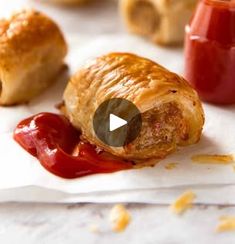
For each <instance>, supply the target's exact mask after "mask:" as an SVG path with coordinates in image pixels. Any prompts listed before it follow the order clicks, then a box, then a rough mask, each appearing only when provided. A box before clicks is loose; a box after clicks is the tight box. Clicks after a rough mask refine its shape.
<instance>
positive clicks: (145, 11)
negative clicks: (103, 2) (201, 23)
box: [120, 0, 197, 45]
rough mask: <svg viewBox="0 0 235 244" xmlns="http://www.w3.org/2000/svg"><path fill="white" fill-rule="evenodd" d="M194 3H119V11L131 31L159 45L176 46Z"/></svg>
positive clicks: (149, 0) (155, 0)
mask: <svg viewBox="0 0 235 244" xmlns="http://www.w3.org/2000/svg"><path fill="white" fill-rule="evenodd" d="M196 3H197V0H170V1H169V0H120V11H121V14H122V16H123V19H124V22H125V24H126V26H127V28H128V30H129V31H130V32H133V33H137V34H140V35H143V36H147V37H149V38H151V39H152V40H153V41H154V42H156V43H160V44H169V45H172V44H179V43H182V42H183V39H184V27H185V25H186V23H188V21H189V19H190V16H191V15H192V12H193V10H194V8H195V6H196Z"/></svg>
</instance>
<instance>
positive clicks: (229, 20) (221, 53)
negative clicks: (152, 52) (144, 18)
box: [185, 0, 235, 104]
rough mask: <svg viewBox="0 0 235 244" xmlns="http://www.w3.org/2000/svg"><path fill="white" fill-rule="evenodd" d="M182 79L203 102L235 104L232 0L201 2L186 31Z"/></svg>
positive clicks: (233, 0) (234, 31)
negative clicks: (188, 83) (183, 74)
mask: <svg viewBox="0 0 235 244" xmlns="http://www.w3.org/2000/svg"><path fill="white" fill-rule="evenodd" d="M185 61H186V67H185V76H186V77H185V78H186V79H187V80H188V81H189V82H190V83H191V84H192V85H193V87H194V88H195V89H196V90H197V91H198V93H199V95H200V97H201V98H202V99H203V100H204V101H208V102H212V103H218V104H233V103H235V0H230V1H229V0H227V1H226V0H201V1H200V2H199V4H198V7H197V10H196V12H195V14H194V16H193V18H192V20H191V23H190V25H188V26H187V27H186V44H185Z"/></svg>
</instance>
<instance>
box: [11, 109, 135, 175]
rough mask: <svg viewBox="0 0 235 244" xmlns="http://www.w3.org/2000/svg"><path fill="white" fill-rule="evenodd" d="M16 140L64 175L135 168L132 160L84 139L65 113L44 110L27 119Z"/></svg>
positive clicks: (47, 166)
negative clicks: (106, 151) (126, 159)
mask: <svg viewBox="0 0 235 244" xmlns="http://www.w3.org/2000/svg"><path fill="white" fill-rule="evenodd" d="M14 139H15V140H16V141H17V142H18V143H19V144H20V145H21V146H22V147H23V148H24V149H25V150H26V151H28V152H29V153H30V154H31V155H33V156H34V157H37V158H38V160H39V161H40V163H41V165H42V166H43V167H44V168H45V169H47V170H48V171H49V172H51V173H53V174H55V175H57V176H60V177H63V178H68V179H71V178H77V177H82V176H86V175H91V174H98V173H111V172H115V171H119V170H124V169H130V168H132V163H131V162H130V161H125V160H121V159H119V158H117V157H114V156H112V155H110V154H108V153H105V152H103V151H99V150H98V149H97V148H96V147H94V146H92V145H91V144H89V143H88V142H82V141H81V140H80V133H79V132H78V131H77V130H76V129H75V128H74V127H72V125H71V124H70V122H69V121H68V120H67V119H66V118H65V117H64V116H62V115H56V114H52V113H40V114H38V115H35V116H33V117H30V118H28V119H25V120H23V121H22V122H20V123H19V124H18V126H17V128H16V129H15V132H14Z"/></svg>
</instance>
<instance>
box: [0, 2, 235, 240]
mask: <svg viewBox="0 0 235 244" xmlns="http://www.w3.org/2000/svg"><path fill="white" fill-rule="evenodd" d="M44 2H46V0H44V1H43V0H0V15H1V16H7V15H9V14H10V13H11V11H12V10H17V9H20V8H21V7H34V8H36V9H39V10H43V11H44V12H45V13H47V14H48V15H49V16H51V17H53V18H54V19H55V20H56V21H57V22H58V23H59V24H60V26H61V27H62V29H63V31H64V32H65V33H66V34H77V35H78V36H80V35H81V36H84V35H87V36H97V35H99V34H104V33H105V34H108V33H120V32H124V31H125V30H124V28H123V26H122V24H121V20H120V18H119V16H118V10H117V3H116V1H115V0H95V1H94V3H92V4H91V5H90V6H86V7H83V8H74V7H73V8H63V7H55V6H53V5H48V4H45V3H44ZM111 207H112V205H105V204H76V205H61V204H34V203H31V204H29V203H27V204H26V203H3V204H0V243H24V244H27V243H30V244H31V243H40V244H41V243H58V244H59V243H63V244H64V243H69V244H70V243H82V244H87V243H98V242H100V243H102V244H105V243H107V244H109V243H113V244H115V243H118V244H119V243H130V244H138V243H141V244H145V243H149V244H151V243H153V244H156V243H157V244H158V243H162V244H182V243H187V244H188V243H200V244H201V243H205V244H207V243H214V244H216V243H223V244H226V243H228V244H232V243H235V232H233V233H222V234H218V233H215V228H216V225H217V222H218V218H219V217H220V216H221V215H235V206H205V205H200V206H194V208H193V209H191V210H189V211H188V212H186V213H185V214H184V215H183V216H180V217H178V216H174V215H173V214H171V213H170V211H169V209H168V206H166V205H143V204H128V205H126V207H127V208H128V210H129V211H130V213H131V215H132V222H131V224H130V225H129V226H128V228H127V230H126V231H125V232H123V233H121V234H116V233H113V232H112V230H111V225H110V223H109V218H108V215H109V211H110V209H111ZM91 225H96V226H97V228H98V229H99V232H98V233H92V232H91V231H90V230H89V229H90V226H91ZM176 226H177V227H178V228H177V231H176V230H175V227H176ZM179 229H180V230H181V231H179Z"/></svg>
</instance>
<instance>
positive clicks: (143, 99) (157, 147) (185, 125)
mask: <svg viewBox="0 0 235 244" xmlns="http://www.w3.org/2000/svg"><path fill="white" fill-rule="evenodd" d="M111 98H124V99H127V100H129V101H131V102H132V103H134V104H135V105H136V106H137V107H138V109H139V110H140V112H141V116H142V129H141V133H140V134H139V136H138V137H137V138H136V139H135V140H134V141H133V142H132V143H130V144H128V145H127V146H124V147H110V146H108V145H106V144H104V143H102V142H101V141H100V140H99V139H98V138H97V137H96V135H95V133H94V130H93V124H92V119H93V116H94V113H95V111H96V109H97V108H98V106H99V105H100V104H101V103H102V102H104V101H106V100H108V99H111ZM64 102H65V109H66V115H67V116H68V118H69V119H70V121H71V123H72V124H73V125H74V126H75V127H76V128H78V129H79V130H81V131H82V134H83V137H84V138H85V139H87V140H88V141H89V142H91V143H94V144H95V145H98V146H99V147H101V148H103V149H105V150H106V151H108V152H110V153H112V154H115V155H117V156H121V157H123V158H131V159H136V160H141V159H148V158H159V159H160V158H164V157H165V156H166V155H168V154H169V153H170V152H172V151H174V150H175V149H176V148H177V147H178V146H186V145H190V144H193V143H196V142H197V141H198V140H199V138H200V135H201V131H202V127H203V124H204V114H203V109H202V106H201V102H200V100H199V98H198V96H197V93H196V92H195V91H194V90H193V89H192V88H191V87H190V85H189V84H188V83H187V82H186V81H185V80H184V79H183V78H182V77H180V76H178V75H176V74H174V73H171V72H170V71H168V70H166V69H165V68H163V67H162V66H160V65H158V64H156V63H154V62H152V61H150V60H148V59H145V58H141V57H138V56H136V55H133V54H128V53H111V54H108V55H105V56H102V57H100V58H97V59H96V60H94V61H92V62H90V63H88V64H87V65H85V66H84V67H83V68H82V69H81V70H79V71H78V72H77V73H76V74H75V75H74V76H73V77H72V78H71V80H70V82H69V84H68V86H67V88H66V90H65V93H64ZM100 126H103V125H100Z"/></svg>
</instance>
